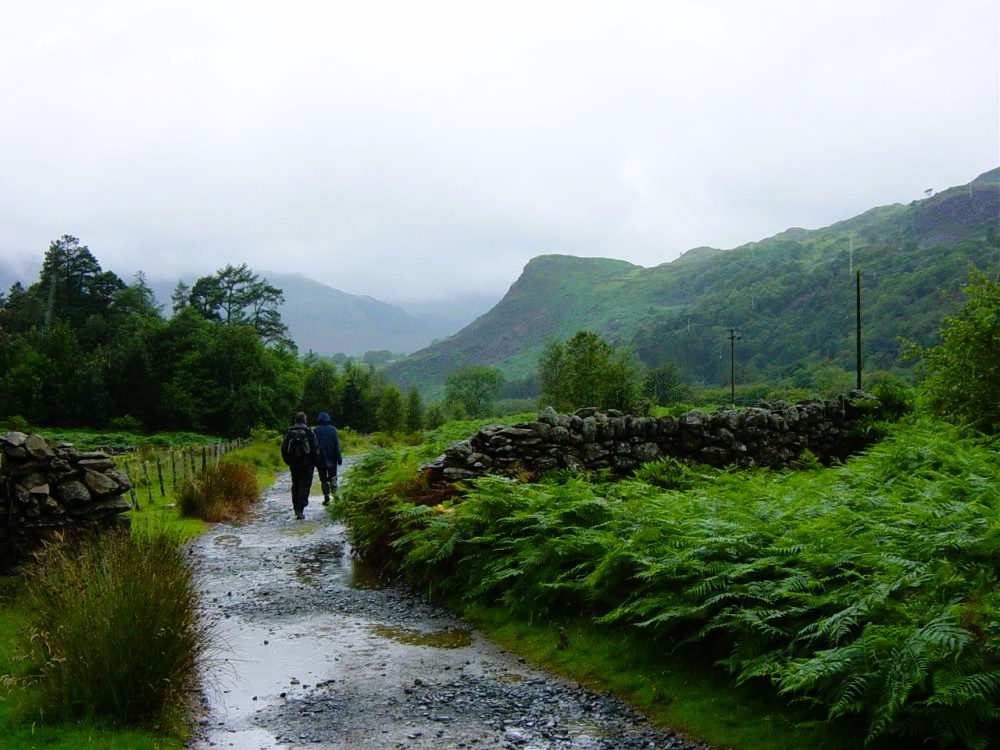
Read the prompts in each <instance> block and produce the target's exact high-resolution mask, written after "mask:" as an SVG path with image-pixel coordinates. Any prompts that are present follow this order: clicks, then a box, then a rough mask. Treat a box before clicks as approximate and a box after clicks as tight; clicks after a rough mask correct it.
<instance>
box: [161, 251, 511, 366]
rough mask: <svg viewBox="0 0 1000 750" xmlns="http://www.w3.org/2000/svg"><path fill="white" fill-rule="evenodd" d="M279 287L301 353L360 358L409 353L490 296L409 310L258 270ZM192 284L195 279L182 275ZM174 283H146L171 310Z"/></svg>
mask: <svg viewBox="0 0 1000 750" xmlns="http://www.w3.org/2000/svg"><path fill="white" fill-rule="evenodd" d="M255 273H257V274H258V275H259V276H261V277H262V278H266V279H267V280H268V283H270V284H271V285H272V286H276V287H278V288H279V289H281V290H282V292H283V293H284V296H285V302H284V304H283V305H282V306H281V319H282V320H283V321H284V323H285V324H286V325H287V326H288V332H289V336H290V337H291V339H292V340H293V341H294V342H295V344H296V346H298V348H299V351H300V352H301V353H303V354H304V353H306V352H309V351H312V352H316V353H317V354H323V355H332V354H337V353H344V354H349V355H351V356H358V355H361V354H364V353H365V352H367V351H383V350H388V351H391V352H396V353H400V354H408V353H410V352H413V351H416V350H418V349H420V348H421V347H425V346H427V345H429V344H431V343H432V342H433V341H434V340H435V339H439V338H441V337H444V336H448V335H450V334H452V333H454V332H455V331H458V330H460V329H461V328H462V327H463V326H464V325H466V324H467V323H468V322H469V321H470V320H472V319H473V318H474V317H475V316H476V315H478V314H479V313H481V312H482V311H483V310H486V309H488V308H489V306H490V304H492V300H487V299H485V298H478V297H465V298H461V299H458V300H456V301H455V302H454V303H453V304H449V303H447V302H439V303H423V305H421V304H415V305H414V308H413V312H410V311H407V310H404V309H403V308H402V307H399V306H396V305H391V304H388V303H386V302H380V301H379V300H377V299H374V298H372V297H368V296H358V295H353V294H348V293H346V292H342V291H340V290H339V289H334V288H333V287H330V286H326V285H325V284H321V283H319V282H318V281H314V280H313V279H310V278H308V277H307V276H303V275H302V274H298V273H282V272H277V271H256V270H255ZM184 281H185V283H188V284H191V283H193V282H194V281H195V279H184ZM176 283H177V282H176V281H165V280H155V281H150V287H151V288H152V289H153V292H154V293H155V295H156V298H157V301H159V302H160V304H161V305H163V307H164V310H166V311H168V312H169V308H170V295H171V293H172V291H173V289H174V287H175V286H176Z"/></svg>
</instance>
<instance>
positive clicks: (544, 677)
mask: <svg viewBox="0 0 1000 750" xmlns="http://www.w3.org/2000/svg"><path fill="white" fill-rule="evenodd" d="M345 464H349V461H346V460H345ZM345 468H347V467H346V466H345ZM289 481H290V480H289V477H288V474H287V473H286V474H284V475H282V476H281V477H279V479H278V481H277V482H276V483H275V484H274V485H273V486H272V487H271V488H270V489H269V490H268V491H267V492H266V493H265V496H264V499H263V502H262V503H261V504H260V506H259V507H257V508H255V509H254V510H253V511H252V512H251V514H250V516H249V517H248V518H247V519H245V520H244V521H243V522H241V523H240V524H238V525H229V524H218V525H216V526H214V527H213V528H212V529H211V530H210V531H209V532H208V533H206V534H205V535H203V536H202V537H201V538H199V539H198V540H197V541H196V542H195V544H194V546H193V547H192V551H191V554H192V557H193V558H194V560H195V567H196V570H197V577H198V583H199V587H200V590H201V591H202V592H203V600H204V605H205V609H206V613H207V615H208V616H209V617H210V618H211V620H212V621H213V623H214V626H215V628H216V630H217V632H218V634H219V639H220V643H221V644H224V646H223V648H222V650H221V651H220V653H218V654H217V660H216V662H215V663H214V664H213V666H212V667H211V669H210V670H209V674H207V675H206V689H205V694H206V710H205V715H204V718H203V719H202V721H201V725H200V727H199V732H198V734H199V736H198V737H197V738H196V739H195V740H194V741H193V742H192V743H191V747H192V748H195V749H197V750H204V749H205V748H215V747H219V748H240V749H241V750H243V749H245V750H258V749H259V750H267V749H271V748H302V747H309V748H323V749H326V748H345V749H346V748H399V749H402V748H525V749H528V750H541V749H542V748H595V749H597V748H602V749H603V748H606V749H608V750H610V749H611V748H623V749H627V748H677V749H689V748H703V747H704V746H702V745H692V744H689V743H686V742H684V741H682V740H680V739H679V738H677V737H675V736H673V735H671V734H668V733H663V732H659V731H656V730H654V729H652V728H651V727H649V725H648V724H647V723H646V722H645V720H644V719H643V718H642V717H641V716H638V715H637V714H635V713H634V712H632V711H631V710H629V709H628V708H627V707H626V706H625V705H623V704H622V703H620V702H619V701H617V700H615V699H614V698H610V697H607V696H603V695H598V694H594V693H592V692H590V691H587V690H585V689H583V688H581V687H579V686H577V685H575V684H573V683H569V682H566V681H564V680H562V679H560V678H557V677H554V676H552V675H549V674H547V673H544V672H541V671H538V670H535V669H533V668H531V667H529V666H528V665H526V664H525V663H524V662H523V661H522V660H520V659H518V658H517V657H515V656H512V655H510V654H508V653H506V652H504V651H502V650H501V649H499V648H498V647H496V646H495V645H493V644H492V643H491V642H489V641H488V640H486V639H485V638H484V637H483V636H482V635H480V634H479V633H478V632H476V631H475V630H473V629H472V628H471V627H470V626H468V625H467V624H465V623H463V622H461V621H460V620H458V619H456V618H455V617H454V616H452V615H451V614H450V613H448V612H447V611H445V610H442V609H440V608H439V607H436V606H434V605H433V604H431V603H429V602H427V601H426V600H424V599H423V598H421V597H420V596H418V595H415V594H414V593H413V592H412V591H411V590H409V589H407V588H406V587H405V586H403V585H399V584H386V583H385V582H383V581H380V580H379V578H378V577H377V576H376V575H375V574H374V573H373V571H370V570H367V569H365V568H364V567H363V566H362V565H361V564H360V563H358V562H357V561H355V560H354V559H353V558H352V557H351V555H350V549H349V545H348V540H347V536H346V531H345V529H344V527H343V526H342V525H341V524H339V523H336V522H333V521H331V520H330V518H329V516H328V515H327V514H326V512H325V509H324V508H323V506H322V505H321V504H320V503H321V501H322V496H313V497H312V498H311V499H310V504H309V506H308V507H307V508H306V511H305V513H306V520H305V521H296V520H295V519H294V517H293V514H292V508H291V501H290V490H289V486H290V485H289Z"/></svg>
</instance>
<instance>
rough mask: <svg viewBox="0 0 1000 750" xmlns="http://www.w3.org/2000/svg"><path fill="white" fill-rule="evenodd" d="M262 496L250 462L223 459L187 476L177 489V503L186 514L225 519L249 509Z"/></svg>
mask: <svg viewBox="0 0 1000 750" xmlns="http://www.w3.org/2000/svg"><path fill="white" fill-rule="evenodd" d="M259 496H260V495H259V492H258V491H257V478H256V476H255V475H254V472H253V470H252V469H251V468H250V467H249V466H247V465H246V464H244V463H237V462H235V461H220V462H219V463H218V464H216V465H215V466H207V467H206V468H205V470H204V471H202V472H200V473H198V474H197V475H195V477H194V478H188V479H185V480H184V482H183V483H182V484H181V486H180V487H179V488H178V491H177V505H178V507H179V508H180V511H181V514H182V515H185V516H191V517H194V518H200V519H201V520H203V521H223V520H226V519H228V518H232V517H234V516H236V515H238V514H239V513H241V512H242V511H244V510H246V508H248V507H249V506H250V505H251V503H253V502H255V501H256V500H257V499H258V498H259Z"/></svg>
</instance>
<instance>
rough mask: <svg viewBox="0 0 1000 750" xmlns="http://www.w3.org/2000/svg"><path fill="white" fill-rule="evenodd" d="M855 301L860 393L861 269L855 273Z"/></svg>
mask: <svg viewBox="0 0 1000 750" xmlns="http://www.w3.org/2000/svg"><path fill="white" fill-rule="evenodd" d="M854 299H855V315H854V319H855V322H856V328H857V330H856V331H855V335H854V338H855V342H856V351H855V357H854V361H855V368H856V370H857V378H856V382H855V388H857V389H858V390H859V391H860V390H861V269H860V268H859V269H858V270H857V271H856V272H855V276H854Z"/></svg>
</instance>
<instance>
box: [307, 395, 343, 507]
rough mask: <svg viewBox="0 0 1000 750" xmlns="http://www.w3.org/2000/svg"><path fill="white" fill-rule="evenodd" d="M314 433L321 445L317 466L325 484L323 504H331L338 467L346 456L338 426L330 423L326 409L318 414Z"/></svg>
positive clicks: (321, 482) (335, 487) (335, 486)
mask: <svg viewBox="0 0 1000 750" xmlns="http://www.w3.org/2000/svg"><path fill="white" fill-rule="evenodd" d="M313 433H315V435H316V443H317V444H318V445H319V451H318V452H317V454H316V455H317V460H316V468H317V469H319V481H320V484H321V485H322V486H323V505H329V504H330V493H331V492H335V491H336V490H337V467H338V466H340V465H341V464H343V463H344V457H343V456H341V455H340V440H339V439H338V438H337V428H336V427H334V426H333V425H332V424H330V415H329V414H327V413H326V412H325V411H321V412H320V413H319V414H318V415H317V416H316V427H315V428H313Z"/></svg>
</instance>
